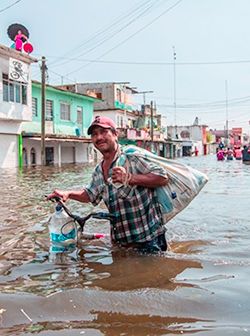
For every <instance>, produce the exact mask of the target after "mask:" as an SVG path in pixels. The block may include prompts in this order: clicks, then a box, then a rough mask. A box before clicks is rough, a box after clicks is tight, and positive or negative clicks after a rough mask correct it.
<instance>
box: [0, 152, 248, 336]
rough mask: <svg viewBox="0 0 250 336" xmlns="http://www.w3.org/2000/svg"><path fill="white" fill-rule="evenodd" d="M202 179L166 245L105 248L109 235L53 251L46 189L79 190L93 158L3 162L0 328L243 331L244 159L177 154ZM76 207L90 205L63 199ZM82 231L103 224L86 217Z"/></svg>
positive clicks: (22, 331)
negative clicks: (150, 252) (56, 163)
mask: <svg viewBox="0 0 250 336" xmlns="http://www.w3.org/2000/svg"><path fill="white" fill-rule="evenodd" d="M181 161H182V162H185V163H186V164H189V165H191V166H192V167H194V168H197V169H199V170H200V171H203V172H205V173H206V174H207V175H208V177H209V182H208V183H207V184H206V186H205V187H204V188H203V189H202V191H201V192H200V194H199V195H198V196H197V197H196V198H195V199H194V200H193V201H192V202H191V204H190V205H189V206H188V207H187V208H186V209H185V210H184V211H183V212H181V213H180V214H179V215H178V216H177V217H175V218H174V219H173V220H172V221H171V222H169V223H168V225H167V227H168V232H167V236H168V242H169V245H170V248H169V251H168V252H167V253H166V254H165V255H164V256H143V255H138V254H136V253H135V252H133V251H123V250H120V251H112V249H111V245H110V242H109V239H108V238H105V239H101V240H93V241H85V242H82V244H81V247H80V248H79V249H78V250H75V251H73V252H72V253H69V254H53V253H50V242H49V235H48V227H47V222H48V219H49V217H50V214H51V213H52V212H53V211H54V209H53V204H52V203H51V202H46V201H44V195H46V194H48V193H49V192H51V191H52V190H53V189H55V188H59V189H60V188H61V189H67V188H68V189H69V188H70V189H76V188H77V189H80V188H81V186H83V185H85V184H87V182H88V181H89V179H90V176H91V173H92V171H93V167H91V166H73V165H69V166H66V167H62V168H58V167H45V168H39V167H38V168H29V169H24V170H23V171H22V172H20V171H16V170H14V169H13V170H10V169H9V170H1V176H0V185H1V190H2V192H1V199H0V209H1V221H0V230H1V237H0V242H1V244H0V285H1V294H0V312H1V313H0V323H1V325H0V334H1V335H32V334H33V333H36V334H39V335H43V336H45V335H46V336H47V335H60V336H61V335H65V336H66V335H83V334H84V335H90V336H92V335H97V336H99V335H108V336H117V335H136V336H145V335H150V336H151V335H167V334H172V335H173V334H188V335H192V334H193V335H194V334H195V335H248V334H250V322H249V316H250V301H249V277H250V257H249V256H250V244H249V241H250V230H249V228H250V207H249V198H250V190H249V185H250V166H247V165H244V164H242V162H241V161H236V160H234V161H229V162H220V161H216V159H215V156H204V157H191V158H183V159H181ZM67 205H68V206H69V208H70V209H71V210H73V212H76V213H79V214H81V215H83V214H87V213H89V212H90V211H91V209H92V207H91V206H90V205H82V204H80V203H77V202H74V201H70V202H68V203H67ZM86 230H87V231H92V232H104V233H108V232H109V225H108V223H107V222H103V221H100V220H93V219H92V220H90V221H89V222H88V223H87V227H86Z"/></svg>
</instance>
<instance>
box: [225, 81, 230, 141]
mask: <svg viewBox="0 0 250 336" xmlns="http://www.w3.org/2000/svg"><path fill="white" fill-rule="evenodd" d="M225 94H226V134H225V135H226V136H225V138H226V146H227V147H228V145H229V129H228V85H227V80H226V81H225Z"/></svg>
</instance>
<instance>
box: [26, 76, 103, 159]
mask: <svg viewBox="0 0 250 336" xmlns="http://www.w3.org/2000/svg"><path fill="white" fill-rule="evenodd" d="M45 96H46V100H45V107H46V108H45V134H46V135H45V160H46V164H47V165H49V164H57V165H59V166H60V165H61V164H64V163H85V162H90V161H92V159H93V157H92V156H93V153H92V143H91V140H90V138H89V136H87V128H88V126H89V125H90V123H91V121H92V119H93V104H94V102H95V101H97V100H98V99H96V98H94V97H91V96H88V95H83V94H79V93H74V92H70V91H65V90H63V89H61V88H58V87H55V86H51V85H46V92H45ZM41 104H42V101H41V83H39V82H36V81H33V82H32V122H28V123H23V126H22V131H23V132H22V134H23V164H24V165H26V166H27V165H28V166H30V165H40V164H41V126H42V118H41Z"/></svg>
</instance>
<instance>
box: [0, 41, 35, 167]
mask: <svg viewBox="0 0 250 336" xmlns="http://www.w3.org/2000/svg"><path fill="white" fill-rule="evenodd" d="M36 61H37V60H36V59H34V58H32V57H30V56H28V55H26V54H24V53H22V52H18V51H16V50H14V49H11V48H8V47H6V46H3V45H0V168H9V167H18V165H19V150H22V144H21V139H22V138H21V136H20V134H21V124H22V122H23V121H31V120H32V102H31V76H30V65H31V63H33V62H36Z"/></svg>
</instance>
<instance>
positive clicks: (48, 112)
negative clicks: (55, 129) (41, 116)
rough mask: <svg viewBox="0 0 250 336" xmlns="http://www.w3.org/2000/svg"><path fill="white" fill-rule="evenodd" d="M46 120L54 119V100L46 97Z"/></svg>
mask: <svg viewBox="0 0 250 336" xmlns="http://www.w3.org/2000/svg"><path fill="white" fill-rule="evenodd" d="M45 119H46V120H53V100H49V99H46V116H45Z"/></svg>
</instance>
